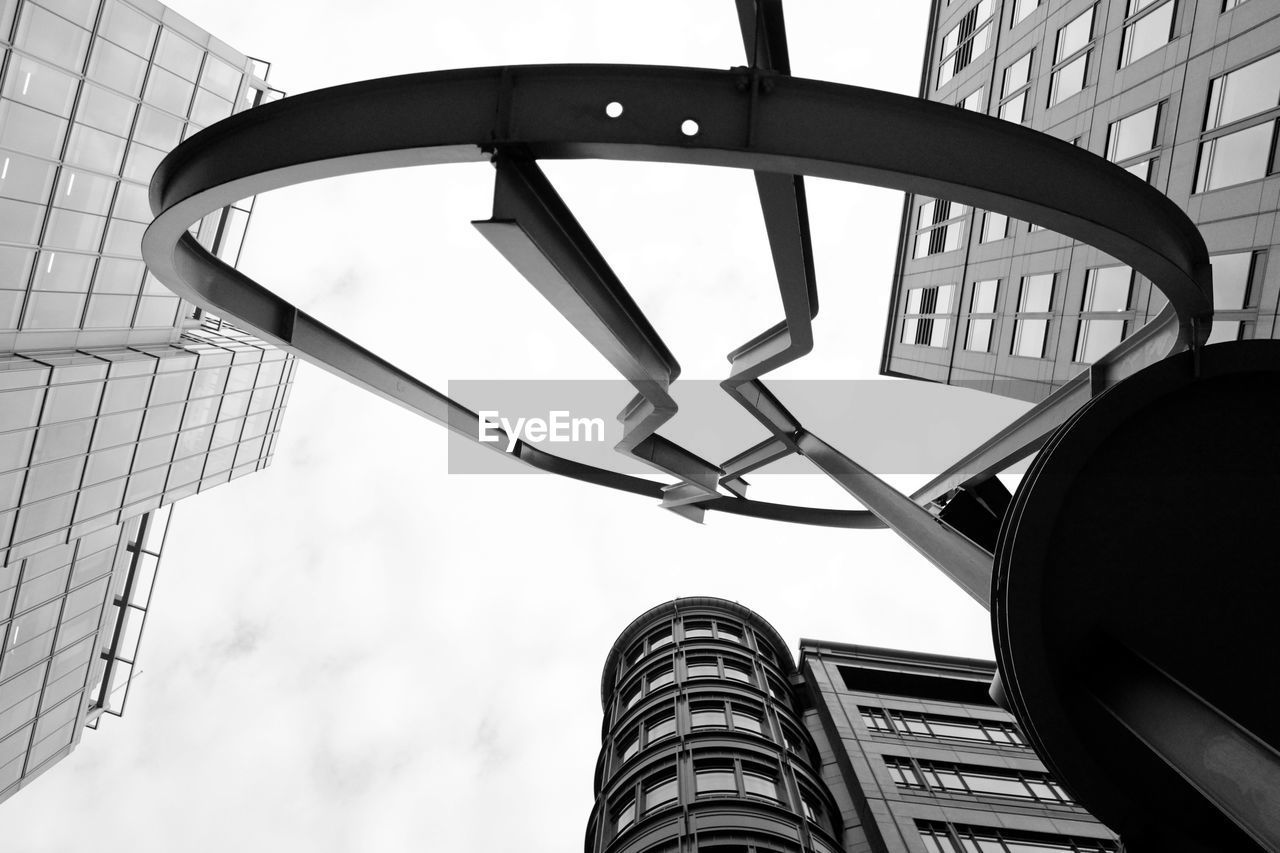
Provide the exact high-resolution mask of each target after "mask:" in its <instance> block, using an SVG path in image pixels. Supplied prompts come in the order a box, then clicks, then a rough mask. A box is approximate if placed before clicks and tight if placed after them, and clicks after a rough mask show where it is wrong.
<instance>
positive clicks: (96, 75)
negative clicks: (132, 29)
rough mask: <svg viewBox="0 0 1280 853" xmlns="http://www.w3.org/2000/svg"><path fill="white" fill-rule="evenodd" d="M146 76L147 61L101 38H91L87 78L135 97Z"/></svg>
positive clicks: (139, 92) (139, 91)
mask: <svg viewBox="0 0 1280 853" xmlns="http://www.w3.org/2000/svg"><path fill="white" fill-rule="evenodd" d="M146 76H147V61H146V60H145V59H143V58H142V57H140V56H135V55H134V54H132V53H130V52H129V51H127V50H125V49H123V48H121V47H117V46H116V45H114V44H112V43H111V42H109V41H104V40H103V39H94V40H93V56H91V57H90V58H89V78H90V79H92V80H94V81H96V82H98V83H101V84H102V85H104V86H109V87H111V88H112V89H115V90H116V91H118V92H124V93H125V94H126V95H131V96H133V97H135V98H136V97H137V96H138V95H139V94H141V92H142V81H143V80H144V79H146Z"/></svg>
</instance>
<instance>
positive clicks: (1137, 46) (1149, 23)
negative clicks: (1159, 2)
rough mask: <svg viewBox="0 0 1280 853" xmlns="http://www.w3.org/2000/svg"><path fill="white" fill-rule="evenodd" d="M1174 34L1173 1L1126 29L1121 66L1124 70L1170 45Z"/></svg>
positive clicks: (1121, 51) (1121, 50)
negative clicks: (1171, 36) (1154, 51)
mask: <svg viewBox="0 0 1280 853" xmlns="http://www.w3.org/2000/svg"><path fill="white" fill-rule="evenodd" d="M1172 32H1173V0H1170V2H1168V3H1165V4H1164V5H1163V6H1161V7H1160V8H1159V9H1156V10H1155V11H1154V12H1152V13H1151V14H1149V15H1145V16H1143V17H1142V18H1139V19H1138V20H1137V21H1135V22H1134V23H1132V24H1130V25H1129V26H1127V27H1125V30H1124V43H1123V45H1122V46H1121V49H1120V66H1121V67H1122V68H1123V67H1124V66H1126V65H1128V64H1129V63H1130V62H1134V61H1136V60H1138V59H1141V58H1142V57H1144V56H1146V55H1147V54H1149V53H1151V52H1152V51H1153V50H1156V49H1157V48H1159V47H1163V46H1164V45H1166V44H1168V43H1169V37H1170V35H1171V34H1172Z"/></svg>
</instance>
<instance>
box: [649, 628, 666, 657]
mask: <svg viewBox="0 0 1280 853" xmlns="http://www.w3.org/2000/svg"><path fill="white" fill-rule="evenodd" d="M670 643H671V629H670V628H664V629H663V630H661V631H655V632H654V633H652V634H650V635H649V651H651V652H654V651H657V650H658V649H660V648H662V647H663V646H665V645H668V644H670Z"/></svg>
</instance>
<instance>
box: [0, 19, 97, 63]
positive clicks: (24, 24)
mask: <svg viewBox="0 0 1280 853" xmlns="http://www.w3.org/2000/svg"><path fill="white" fill-rule="evenodd" d="M14 44H15V45H17V46H18V47H21V48H23V49H24V50H26V51H27V52H28V53H32V54H35V55H36V56H38V57H40V58H41V59H47V60H49V61H50V62H52V63H54V64H56V65H61V66H62V67H63V68H67V69H69V70H71V71H79V70H80V68H81V67H82V65H83V63H84V52H85V49H86V48H87V47H88V45H89V32H88V31H87V30H84V29H81V28H80V27H77V26H76V25H75V24H73V23H71V22H70V21H64V20H63V19H62V18H59V17H58V16H57V15H54V14H52V13H51V12H46V11H45V10H44V9H41V8H40V7H39V6H36V5H34V4H31V3H27V4H24V6H23V8H22V16H21V19H20V20H19V21H18V33H17V37H16V38H15V39H14Z"/></svg>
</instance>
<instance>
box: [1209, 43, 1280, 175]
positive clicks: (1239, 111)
mask: <svg viewBox="0 0 1280 853" xmlns="http://www.w3.org/2000/svg"><path fill="white" fill-rule="evenodd" d="M1278 116H1280V53H1273V54H1271V55H1270V56H1266V57H1263V58H1262V59H1258V60H1256V61H1254V62H1251V63H1249V64H1248V65H1245V66H1243V67H1241V68H1237V69H1236V70H1235V71H1231V72H1229V73H1227V74H1223V75H1222V76H1221V77H1217V78H1215V79H1214V80H1213V81H1212V82H1211V83H1210V84H1209V106H1208V109H1207V111H1206V114H1205V120H1204V135H1203V138H1204V141H1203V142H1201V143H1200V154H1199V162H1198V164H1197V166H1196V189H1195V191H1196V192H1198V193H1202V192H1208V191H1209V190H1216V189H1218V188H1219V187H1227V186H1232V185H1234V184H1242V183H1246V182H1248V181H1256V180H1259V179H1261V178H1264V177H1266V176H1267V175H1269V174H1272V173H1273V172H1274V171H1275V170H1276V168H1277V163H1276V159H1277V158H1276V151H1275V149H1276V144H1277V138H1276V137H1277V126H1278V125H1280V121H1278V120H1277V117H1278Z"/></svg>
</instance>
